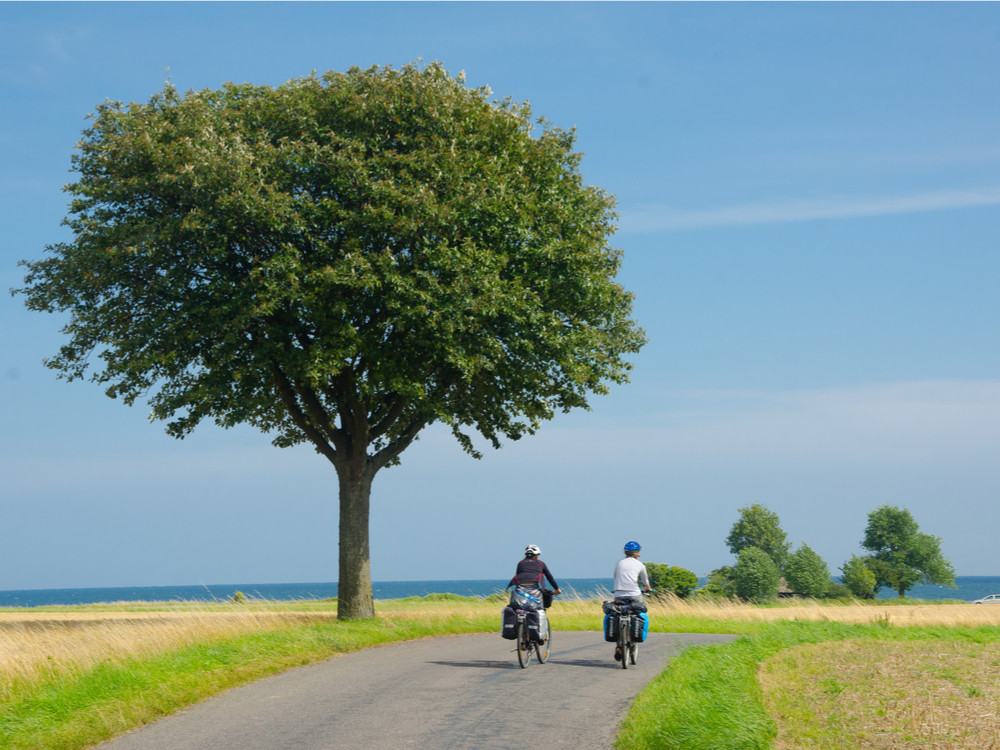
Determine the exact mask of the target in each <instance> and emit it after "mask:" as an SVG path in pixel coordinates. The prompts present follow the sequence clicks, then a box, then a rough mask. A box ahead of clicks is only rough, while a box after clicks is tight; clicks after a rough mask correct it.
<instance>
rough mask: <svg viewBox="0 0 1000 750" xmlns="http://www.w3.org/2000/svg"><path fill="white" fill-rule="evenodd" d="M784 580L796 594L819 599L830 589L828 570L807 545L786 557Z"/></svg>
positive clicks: (821, 559)
mask: <svg viewBox="0 0 1000 750" xmlns="http://www.w3.org/2000/svg"><path fill="white" fill-rule="evenodd" d="M785 580H786V581H787V582H788V586H789V587H790V588H791V589H792V591H794V592H795V593H796V594H802V595H803V596H811V597H815V598H817V599H818V598H819V597H821V596H825V595H826V592H827V590H828V589H829V588H830V583H831V580H830V568H828V567H827V565H826V563H825V562H823V558H822V557H820V556H819V555H818V554H816V553H815V552H814V551H813V550H812V548H811V547H810V546H809V545H808V544H803V545H802V546H801V547H799V548H798V549H797V550H795V552H793V553H792V554H790V555H789V556H788V561H787V562H786V563H785Z"/></svg>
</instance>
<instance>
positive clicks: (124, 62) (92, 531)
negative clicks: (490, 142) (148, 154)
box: [0, 2, 1000, 589]
mask: <svg viewBox="0 0 1000 750" xmlns="http://www.w3.org/2000/svg"><path fill="white" fill-rule="evenodd" d="M0 38H2V39H3V44H0V94H2V97H3V101H4V106H3V108H2V111H0V220H2V227H3V241H2V242H0V286H2V287H3V289H5V290H6V289H8V288H11V287H16V286H19V285H20V283H21V280H22V277H23V271H22V269H19V268H18V267H17V266H16V263H17V261H18V260H19V259H22V258H30V259H34V258H38V257H40V256H41V254H42V252H43V250H44V247H45V246H46V245H47V244H50V243H53V242H57V241H61V240H64V239H66V238H67V234H66V229H65V228H63V227H61V226H60V221H61V219H62V218H63V217H64V216H65V215H66V202H67V196H66V195H65V194H64V193H63V192H62V191H61V186H62V185H63V184H65V183H67V182H70V181H72V179H73V176H72V174H70V173H69V168H70V155H71V153H72V149H73V145H74V143H75V142H76V141H77V140H78V138H79V135H80V133H81V131H82V129H83V128H84V126H85V120H84V117H85V115H86V114H87V113H89V112H92V111H93V110H94V108H95V106H96V105H97V104H98V103H100V102H102V101H104V100H105V99H115V100H124V101H130V100H132V101H145V100H146V99H148V98H149V96H151V95H152V94H153V93H155V92H156V91H157V90H158V89H160V88H161V87H162V84H163V82H164V81H165V80H166V78H167V77H168V76H169V78H170V79H171V81H172V82H173V83H174V84H175V85H176V86H177V87H178V88H180V89H182V90H188V89H201V88H207V87H213V88H214V87H217V86H219V85H221V84H222V83H224V82H226V81H235V82H243V81H249V82H253V83H258V84H270V85H278V84H281V83H283V82H284V81H286V80H288V79H289V78H294V77H298V76H302V75H306V74H308V73H309V72H310V71H311V70H318V71H323V70H328V69H336V70H343V69H346V68H347V67H350V66H352V65H360V66H363V67H364V66H368V65H372V64H392V65H401V64H404V63H407V62H410V61H414V60H416V59H418V58H422V59H424V60H426V61H430V60H439V61H441V62H443V63H444V64H445V65H446V67H448V69H449V70H452V71H453V72H457V71H459V70H464V71H465V72H466V75H467V80H468V83H469V84H470V85H473V86H478V85H481V84H488V85H489V86H490V87H491V88H492V89H493V91H494V92H496V94H497V95H498V96H506V95H511V96H513V97H514V98H515V99H518V100H525V99H526V100H529V101H530V102H531V103H532V105H533V107H534V110H535V112H536V114H539V115H544V116H545V117H546V118H548V119H549V120H551V121H552V122H553V123H555V124H556V125H559V126H562V127H576V128H577V132H578V137H579V140H578V147H579V149H580V150H581V151H583V152H584V153H585V157H584V160H583V164H582V171H583V174H584V177H585V179H586V181H587V182H589V183H591V184H595V185H598V186H600V187H602V188H604V189H605V190H607V191H609V192H611V193H613V194H615V195H616V196H617V197H618V201H619V212H620V216H621V221H620V229H619V231H618V233H617V234H616V236H615V240H614V242H615V244H616V245H617V246H619V247H621V248H622V249H623V250H624V251H625V263H624V267H623V269H622V273H621V276H620V278H621V281H622V282H623V283H624V284H625V285H626V286H627V287H628V288H629V289H631V290H632V291H634V292H635V294H636V295H637V297H636V304H635V315H636V318H637V319H638V321H639V323H640V324H641V325H642V326H643V327H644V328H645V329H646V330H647V332H648V335H649V344H648V345H647V346H646V348H645V349H644V350H643V351H642V353H641V354H640V355H639V356H638V357H636V358H635V370H634V373H633V378H632V382H631V383H630V384H629V385H627V386H624V387H620V388H616V389H615V390H614V391H613V393H612V394H611V395H609V396H606V397H603V398H599V399H595V401H594V403H593V409H592V411H590V412H579V413H573V414H569V415H565V416H560V417H559V418H557V419H555V420H554V421H553V422H551V423H549V424H547V425H546V426H545V427H544V428H543V429H542V430H541V432H540V433H539V434H538V435H536V436H534V437H532V438H529V439H525V440H522V441H520V442H519V443H516V444H513V445H509V446H507V447H505V448H504V449H503V450H501V451H499V452H494V451H489V452H487V453H486V455H485V458H484V459H483V460H481V461H475V460H473V459H470V458H468V457H467V456H466V455H465V454H464V453H463V452H462V451H461V450H460V449H459V448H458V446H457V445H456V444H455V443H454V442H453V440H452V439H451V438H450V437H449V436H448V435H447V434H446V433H445V432H444V431H442V430H440V429H430V430H428V431H427V432H426V433H425V434H424V435H423V437H422V439H421V440H420V441H419V442H418V443H417V444H416V445H415V446H413V447H412V448H411V449H410V450H409V451H408V452H407V453H406V454H404V456H403V464H402V466H400V467H398V468H393V469H389V470H387V471H384V472H382V473H381V474H380V475H379V476H378V477H377V478H376V480H375V485H374V490H373V497H372V528H371V531H372V572H373V577H374V578H375V579H376V580H421V579H443V578H505V577H507V576H509V575H510V573H511V571H512V568H513V565H514V563H515V561H516V560H517V559H518V557H519V555H520V552H521V550H522V549H523V547H524V545H525V544H528V543H535V544H539V545H540V546H541V547H542V550H543V558H544V559H546V560H547V561H548V562H549V564H550V566H551V567H552V569H553V571H554V572H555V574H556V576H557V577H569V578H573V577H596V576H610V571H611V567H612V565H613V563H614V562H615V560H616V559H617V558H618V557H619V556H620V550H621V546H622V544H623V543H624V542H625V541H626V540H628V539H638V540H639V541H640V542H641V543H642V544H643V546H644V555H643V557H644V559H645V560H647V561H654V562H665V563H668V564H671V565H680V566H682V567H685V568H689V569H691V570H693V571H695V572H696V573H699V574H705V573H707V572H708V571H710V570H712V569H714V568H716V567H719V566H721V565H725V564H730V563H731V562H732V559H733V558H732V556H731V555H730V554H729V552H728V550H727V548H726V546H725V542H724V540H725V537H726V535H727V534H728V532H729V529H730V528H731V527H732V524H733V523H734V522H735V521H736V520H737V518H738V515H739V508H741V507H745V506H748V505H750V504H753V503H761V504H763V505H765V506H767V507H768V508H770V509H771V510H773V511H775V512H776V513H777V514H778V516H779V518H780V519H781V522H782V526H783V527H784V529H785V531H786V532H787V533H788V536H789V539H790V541H792V543H793V544H794V545H795V546H796V547H797V546H798V545H800V544H802V543H806V544H808V545H810V546H811V547H812V548H813V549H814V550H816V551H817V552H818V553H819V554H820V555H821V556H822V557H823V558H824V559H825V560H826V561H827V563H828V565H829V566H830V568H831V570H833V571H834V572H836V571H837V568H839V566H840V565H842V564H843V562H844V561H845V560H846V559H847V558H849V557H850V556H851V555H852V554H855V553H858V552H860V548H859V542H860V540H861V538H862V536H863V532H864V527H865V524H866V521H867V514H868V513H869V512H870V511H871V510H873V509H874V508H876V507H877V506H879V505H881V504H883V503H890V504H894V505H899V506H903V507H907V508H909V509H910V510H911V512H912V513H913V514H914V517H915V518H916V520H917V522H918V523H919V524H920V526H921V528H922V530H924V531H927V532H929V533H932V534H935V535H938V536H940V537H941V538H942V540H943V549H944V552H945V555H946V556H948V557H949V558H950V559H951V560H952V562H953V563H954V565H955V567H956V569H957V571H958V572H959V574H962V575H992V574H1000V563H998V562H997V561H996V559H995V549H996V541H995V529H996V528H997V527H998V526H1000V503H998V502H997V500H998V497H1000V462H998V460H997V459H998V455H1000V346H998V344H1000V341H998V338H1000V334H998V323H1000V294H998V293H997V288H998V282H1000V252H998V249H997V247H996V236H997V230H998V228H1000V78H998V77H997V75H996V71H997V70H998V69H1000V6H998V5H997V4H995V3H944V4H939V3H886V4H869V3H834V4H828V3H822V4H812V3H809V4H797V3H777V4H749V3H747V4H743V3H740V4H723V3H705V4H674V3H636V4H632V3H599V2H595V3H580V4H577V3H553V4H549V3H511V4H508V3H473V4H465V3H404V4H395V3H361V4H354V3H322V2H316V3H304V4H296V3H281V4H272V3H249V4H243V3H222V4H214V3H177V4H174V3H142V4H132V3H108V4H93V3H66V4H62V3H2V4H0ZM0 321H2V326H0V414H2V420H0V477H2V479H0V519H2V526H0V528H2V534H3V544H0V589H21V588H59V587H86V586H117V585H140V586H141V585H160V584H198V583H206V584H212V583H242V582H254V583H268V582H305V581H329V580H335V579H336V574H337V573H336V571H337V567H336V565H337V563H336V561H337V541H336V540H337V510H336V508H337V502H336V487H337V485H336V478H335V474H334V471H333V467H332V466H330V465H329V464H327V463H326V462H325V460H324V459H322V458H320V457H319V456H317V455H315V454H314V453H313V452H312V451H311V450H310V449H308V448H300V449H294V450H279V449H277V448H273V447H271V446H270V443H269V441H268V439H267V438H266V437H265V436H262V435H260V434H258V433H256V432H254V431H252V430H250V429H235V430H230V431H228V432H226V431H222V430H220V429H217V428H215V427H214V426H212V425H204V426H203V427H202V428H200V429H199V430H198V431H196V432H195V434H194V435H192V436H190V437H189V438H188V439H186V440H184V441H176V440H173V439H172V438H169V437H167V436H166V435H165V433H164V431H163V428H162V425H161V424H157V423H151V422H150V421H149V420H148V419H147V412H146V410H145V409H144V408H141V407H139V406H137V407H134V408H127V407H124V406H123V405H121V404H120V403H117V402H114V401H112V400H110V399H108V398H107V397H106V396H104V394H103V392H102V390H101V389H100V387H98V386H96V385H94V384H90V383H79V382H77V383H71V384H67V383H64V382H62V381H59V380H57V379H56V377H55V374H54V373H53V372H51V371H49V370H47V369H46V368H44V367H43V366H42V364H41V360H42V359H43V357H45V356H48V355H51V354H54V353H55V352H56V350H57V348H58V347H59V345H60V343H61V342H62V339H61V335H60V334H59V328H60V326H61V324H62V321H61V320H60V319H58V318H56V317H53V316H49V315H42V314H37V313H30V312H28V311H27V310H25V309H24V307H23V304H22V301H21V299H20V298H12V297H11V296H9V295H6V294H5V295H0Z"/></svg>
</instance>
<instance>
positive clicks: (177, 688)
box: [0, 617, 496, 750]
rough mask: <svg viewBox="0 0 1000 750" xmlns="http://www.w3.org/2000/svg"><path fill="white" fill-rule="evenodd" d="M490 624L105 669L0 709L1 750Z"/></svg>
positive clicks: (86, 736)
mask: <svg viewBox="0 0 1000 750" xmlns="http://www.w3.org/2000/svg"><path fill="white" fill-rule="evenodd" d="M494 619H496V618H495V617H494V618H490V623H489V627H490V628H492V626H493V625H494V624H495V623H493V622H492V620H494ZM485 625H486V623H485V622H484V621H483V620H481V619H479V618H450V619H448V620H446V621H443V622H442V621H439V622H422V621H415V622H402V623H396V622H392V621H387V620H374V621H359V622H345V623H332V624H308V625H296V626H290V627H287V628H283V629H280V630H275V631H263V632H254V633H251V634H247V635H242V636H236V637H231V638H225V639H222V640H218V641H214V642H210V643H204V644H198V645H194V646H190V647H187V648H183V649H180V650H177V651H171V652H167V653H163V654H159V655H156V656H153V657H151V658H147V659H135V660H131V661H128V662H124V663H120V664H104V665H100V666H98V667H96V668H94V669H91V670H87V671H84V672H82V673H80V674H70V675H65V676H63V677H61V678H60V679H58V680H55V681H52V682H48V683H45V684H44V685H41V686H39V687H36V688H33V689H29V690H26V691H25V693H24V694H23V695H21V696H20V697H19V699H18V700H15V701H11V702H8V703H6V704H4V705H3V706H0V748H4V749H5V750H80V748H85V747H91V746H93V745H95V744H98V743H100V742H104V741H106V740H108V739H111V738H113V737H116V736H118V735H120V734H122V733H124V732H126V731H128V730H130V729H133V728H135V727H138V726H142V725H144V724H148V723H150V722H153V721H156V720H157V719H160V718H162V717H164V716H167V715H169V714H172V713H176V712H177V711H179V710H180V709H182V708H184V707H186V706H190V705H192V704H194V703H197V702H198V701H201V700H204V699H206V698H208V697H210V696H212V695H217V694H218V693H220V692H222V691H224V690H228V689H230V688H233V687H237V686H239V685H245V684H248V683H250V682H253V681H254V680H258V679H261V678H263V677H268V676H270V675H274V674H278V673H280V672H283V671H285V670H287V669H289V668H292V667H297V666H303V665H306V664H311V663H315V662H317V661H321V660H323V659H327V658H330V657H331V656H335V655H337V654H341V653H347V652H351V651H357V650H360V649H362V648H367V647H370V646H376V645H380V644H383V643H389V642H393V641H401V640H409V639H413V638H422V637H426V636H430V635H446V634H451V633H465V632H481V631H483V630H485V629H487V627H485Z"/></svg>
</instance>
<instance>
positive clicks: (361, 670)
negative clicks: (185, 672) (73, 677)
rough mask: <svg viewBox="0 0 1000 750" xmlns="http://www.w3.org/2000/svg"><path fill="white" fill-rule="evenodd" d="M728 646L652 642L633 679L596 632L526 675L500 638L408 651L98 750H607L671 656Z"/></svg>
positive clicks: (320, 672)
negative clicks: (638, 696) (688, 650)
mask: <svg viewBox="0 0 1000 750" xmlns="http://www.w3.org/2000/svg"><path fill="white" fill-rule="evenodd" d="M731 638H732V636H725V635H680V634H676V635H675V634H668V633H650V634H649V637H648V638H647V640H646V642H645V643H643V644H642V645H641V646H640V647H639V658H638V662H639V663H638V664H636V665H635V666H631V665H630V666H629V668H628V669H622V668H621V666H620V664H619V663H618V662H616V661H614V659H613V658H612V654H613V653H614V646H613V644H610V643H605V642H604V640H603V638H602V636H601V634H600V633H592V632H586V633H580V632H557V633H555V634H554V637H553V643H552V651H551V655H550V657H549V661H548V662H546V663H545V664H538V663H537V662H536V661H535V660H534V659H532V661H531V663H530V664H529V666H528V667H527V669H521V668H520V667H519V666H518V663H517V655H516V653H514V651H513V647H514V644H513V642H512V641H505V640H503V639H502V638H500V636H499V635H497V634H479V635H457V636H446V637H441V638H428V639H425V640H419V641H408V642H404V643H398V644H393V645H389V646H381V647H378V648H372V649H368V650H366V651H360V652H357V653H353V654H348V655H346V656H340V657H336V658H334V659H331V660H329V661H326V662H323V663H320V664H315V665H312V666H309V667H302V668H299V669H294V670H292V671H289V672H286V673H284V674H281V675H278V676H276V677H270V678H267V679H264V680H261V681H259V682H255V683H253V684H251V685H247V686H245V687H242V688H236V689H234V690H230V691H228V692H226V693H223V694H222V695H219V696H217V697H215V698H212V699H209V700H207V701H204V702H203V703H199V704H198V705H196V706H193V707H191V708H189V709H186V710H184V711H181V712H180V713H178V714H175V715H174V716H169V717H167V718H165V719H162V720H160V721H158V722H156V723H155V724H151V725H149V726H147V727H143V728H141V729H138V730H136V731H134V732H131V733H129V734H126V735H124V736H122V737H120V738H118V739H117V740H114V741H112V742H109V743H106V744H104V745H102V746H101V750H340V748H352V749H357V750H405V749H406V748H417V749H419V750H424V748H428V749H429V748H434V749H435V750H462V749H463V748H469V749H470V750H471V749H473V748H474V749H475V750H514V749H515V748H517V749H520V748H525V747H536V748H540V749H541V748H545V749H546V750H548V749H549V748H574V749H575V750H608V749H609V748H611V747H612V743H613V741H614V737H615V733H616V729H617V726H618V724H619V723H620V722H621V720H622V718H623V717H624V716H625V711H626V709H627V708H628V706H629V704H630V703H631V701H632V699H633V698H635V696H636V694H638V692H639V691H640V690H641V689H642V688H643V686H644V685H646V683H647V682H649V681H650V680H651V679H652V678H653V677H655V676H656V675H658V674H659V673H660V672H661V671H662V670H663V668H664V665H665V664H666V663H667V661H668V660H669V659H670V657H672V656H674V655H675V654H677V653H679V652H680V651H681V650H682V649H684V648H687V647H688V646H694V645H703V644H709V643H720V642H724V641H727V640H730V639H731Z"/></svg>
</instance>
